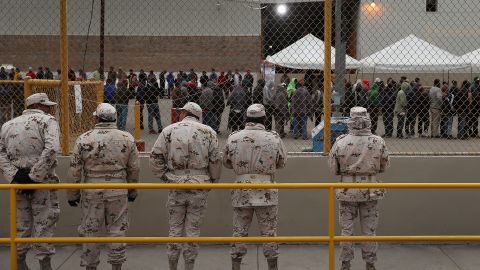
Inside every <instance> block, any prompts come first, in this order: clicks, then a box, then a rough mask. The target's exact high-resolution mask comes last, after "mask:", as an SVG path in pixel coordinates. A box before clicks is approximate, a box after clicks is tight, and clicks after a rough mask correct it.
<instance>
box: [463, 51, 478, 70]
mask: <svg viewBox="0 0 480 270" xmlns="http://www.w3.org/2000/svg"><path fill="white" fill-rule="evenodd" d="M462 59H463V61H465V62H467V63H470V64H471V65H472V66H473V67H476V68H480V49H478V50H475V51H473V52H469V53H467V54H464V55H463V56H462Z"/></svg>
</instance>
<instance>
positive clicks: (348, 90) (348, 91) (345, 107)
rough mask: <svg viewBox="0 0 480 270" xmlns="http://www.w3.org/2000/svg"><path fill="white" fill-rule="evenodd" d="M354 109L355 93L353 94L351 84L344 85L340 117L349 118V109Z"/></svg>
mask: <svg viewBox="0 0 480 270" xmlns="http://www.w3.org/2000/svg"><path fill="white" fill-rule="evenodd" d="M353 107H355V93H354V92H353V85H352V83H351V82H347V83H345V100H344V101H343V104H342V112H343V113H342V115H343V116H345V117H349V116H350V109H352V108H353Z"/></svg>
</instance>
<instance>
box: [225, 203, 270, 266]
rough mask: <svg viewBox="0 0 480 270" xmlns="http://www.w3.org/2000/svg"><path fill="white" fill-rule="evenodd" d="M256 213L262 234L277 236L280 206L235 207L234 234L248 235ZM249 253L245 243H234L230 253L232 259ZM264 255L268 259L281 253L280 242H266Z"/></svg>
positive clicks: (240, 257)
mask: <svg viewBox="0 0 480 270" xmlns="http://www.w3.org/2000/svg"><path fill="white" fill-rule="evenodd" d="M254 213H255V214H256V216H257V220H258V226H259V228H260V234H261V235H262V236H277V225H278V206H276V205H274V206H257V207H234V208H233V236H234V237H245V236H248V229H249V228H250V224H251V223H252V219H253V214H254ZM246 254H247V245H246V244H245V243H232V248H231V250H230V255H231V257H232V259H242V258H243V257H245V255H246ZM263 255H264V256H265V258H267V260H269V259H275V258H277V257H278V255H279V251H278V243H264V244H263Z"/></svg>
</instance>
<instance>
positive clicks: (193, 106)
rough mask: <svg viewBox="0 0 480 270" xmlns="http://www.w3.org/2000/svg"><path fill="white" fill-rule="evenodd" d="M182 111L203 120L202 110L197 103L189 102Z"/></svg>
mask: <svg viewBox="0 0 480 270" xmlns="http://www.w3.org/2000/svg"><path fill="white" fill-rule="evenodd" d="M180 110H182V111H187V112H189V113H191V114H193V115H195V116H196V117H198V119H200V118H202V108H201V107H200V105H198V104H197V103H195V102H188V103H187V104H185V106H183V107H182V108H181V109H180Z"/></svg>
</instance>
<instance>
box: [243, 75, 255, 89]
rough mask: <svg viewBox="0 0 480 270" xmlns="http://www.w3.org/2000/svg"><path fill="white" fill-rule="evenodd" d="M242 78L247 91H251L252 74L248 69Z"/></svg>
mask: <svg viewBox="0 0 480 270" xmlns="http://www.w3.org/2000/svg"><path fill="white" fill-rule="evenodd" d="M244 80H245V86H246V87H247V90H248V92H250V93H251V92H252V89H253V75H252V73H251V72H250V70H247V73H246V74H245V78H244Z"/></svg>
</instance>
